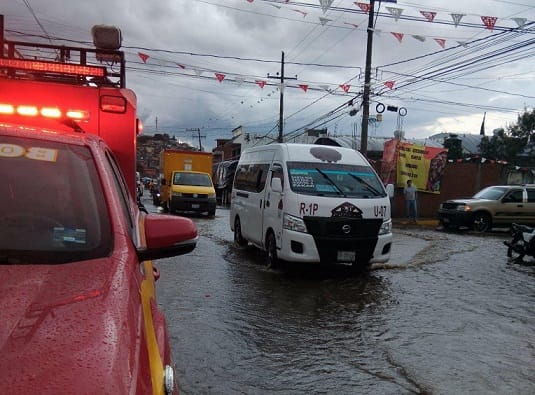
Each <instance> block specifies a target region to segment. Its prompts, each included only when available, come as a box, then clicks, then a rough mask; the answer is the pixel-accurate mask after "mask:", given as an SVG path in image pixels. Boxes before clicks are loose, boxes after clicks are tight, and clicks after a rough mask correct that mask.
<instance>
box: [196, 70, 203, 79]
mask: <svg viewBox="0 0 535 395" xmlns="http://www.w3.org/2000/svg"><path fill="white" fill-rule="evenodd" d="M194 71H195V74H197V77H200V76H201V74H202V72H203V71H202V70H199V69H195V70H194Z"/></svg>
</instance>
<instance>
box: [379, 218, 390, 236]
mask: <svg viewBox="0 0 535 395" xmlns="http://www.w3.org/2000/svg"><path fill="white" fill-rule="evenodd" d="M391 232H392V220H391V219H387V220H386V221H383V223H382V225H381V228H380V229H379V234H380V235H386V234H388V233H391Z"/></svg>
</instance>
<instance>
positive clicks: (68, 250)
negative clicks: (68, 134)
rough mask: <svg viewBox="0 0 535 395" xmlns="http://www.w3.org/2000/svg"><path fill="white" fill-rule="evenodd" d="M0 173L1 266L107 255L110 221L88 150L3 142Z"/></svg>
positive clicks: (42, 143) (3, 139) (32, 142)
mask: <svg viewBox="0 0 535 395" xmlns="http://www.w3.org/2000/svg"><path fill="white" fill-rule="evenodd" d="M0 173H1V174H2V184H3V185H2V193H1V194H0V223H1V224H2V226H0V264H6V263H7V264H19V263H32V264H39V263H42V264H50V263H65V262H74V261H80V260H85V259H95V258H99V257H104V256H107V255H109V253H110V251H111V243H112V237H111V227H110V223H109V217H108V213H107V208H106V203H105V198H104V194H103V191H102V187H101V185H100V182H99V176H98V174H97V170H96V168H95V164H94V161H93V158H92V155H91V152H90V151H89V149H88V148H87V147H83V146H72V145H69V144H64V143H59V142H51V141H42V140H33V139H25V138H14V137H7V136H0Z"/></svg>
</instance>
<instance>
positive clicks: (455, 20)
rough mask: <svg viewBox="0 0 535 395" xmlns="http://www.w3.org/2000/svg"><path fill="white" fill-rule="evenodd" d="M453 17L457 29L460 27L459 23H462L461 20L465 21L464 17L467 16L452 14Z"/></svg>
mask: <svg viewBox="0 0 535 395" xmlns="http://www.w3.org/2000/svg"><path fill="white" fill-rule="evenodd" d="M450 15H451V19H453V24H454V25H455V27H457V26H459V23H460V22H461V19H463V16H464V15H465V14H450Z"/></svg>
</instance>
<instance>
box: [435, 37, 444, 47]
mask: <svg viewBox="0 0 535 395" xmlns="http://www.w3.org/2000/svg"><path fill="white" fill-rule="evenodd" d="M435 41H436V42H437V43H438V45H440V46H441V47H442V48H445V47H446V40H444V39H443V38H435Z"/></svg>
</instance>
